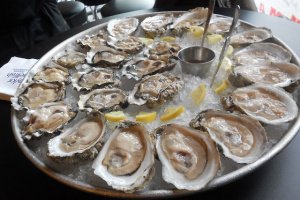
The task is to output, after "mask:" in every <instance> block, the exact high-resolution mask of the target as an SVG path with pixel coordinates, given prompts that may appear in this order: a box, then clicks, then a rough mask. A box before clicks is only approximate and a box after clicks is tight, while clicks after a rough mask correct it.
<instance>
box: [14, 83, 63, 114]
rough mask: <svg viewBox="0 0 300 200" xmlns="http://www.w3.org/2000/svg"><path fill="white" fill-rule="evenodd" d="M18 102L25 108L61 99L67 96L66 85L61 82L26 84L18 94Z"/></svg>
mask: <svg viewBox="0 0 300 200" xmlns="http://www.w3.org/2000/svg"><path fill="white" fill-rule="evenodd" d="M16 96H17V104H19V105H20V106H21V107H23V108H27V109H35V108H37V107H38V106H40V105H42V104H44V103H50V102H56V101H61V100H62V99H63V98H64V96H65V85H64V84H60V83H42V82H32V83H28V84H25V85H24V88H23V89H21V91H20V94H16Z"/></svg>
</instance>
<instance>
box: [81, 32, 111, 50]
mask: <svg viewBox="0 0 300 200" xmlns="http://www.w3.org/2000/svg"><path fill="white" fill-rule="evenodd" d="M76 43H77V44H79V45H80V46H81V48H83V49H87V50H90V49H95V48H98V47H100V46H103V45H106V39H105V36H104V33H102V32H100V33H98V34H96V35H86V36H84V38H81V39H78V40H77V41H76Z"/></svg>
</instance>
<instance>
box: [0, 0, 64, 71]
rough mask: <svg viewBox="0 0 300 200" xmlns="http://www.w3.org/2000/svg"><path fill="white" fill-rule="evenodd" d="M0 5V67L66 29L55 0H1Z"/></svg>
mask: <svg viewBox="0 0 300 200" xmlns="http://www.w3.org/2000/svg"><path fill="white" fill-rule="evenodd" d="M0 5H1V11H0V26H1V28H0V67H1V66H2V65H3V64H5V63H6V62H8V61H9V59H10V58H11V57H12V56H16V55H18V54H20V53H21V52H23V51H26V50H28V49H29V48H31V47H32V46H33V45H36V44H38V43H39V42H41V41H44V40H46V39H48V38H50V37H52V36H54V35H57V34H59V33H61V32H64V31H66V30H68V29H69V26H68V24H67V23H66V21H65V20H64V18H63V16H62V15H61V13H60V11H59V9H58V7H57V2H56V0H3V1H1V4H0Z"/></svg>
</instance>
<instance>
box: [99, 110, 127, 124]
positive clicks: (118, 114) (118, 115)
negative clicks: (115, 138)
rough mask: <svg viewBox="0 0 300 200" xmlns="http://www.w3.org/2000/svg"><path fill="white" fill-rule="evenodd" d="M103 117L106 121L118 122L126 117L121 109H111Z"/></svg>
mask: <svg viewBox="0 0 300 200" xmlns="http://www.w3.org/2000/svg"><path fill="white" fill-rule="evenodd" d="M104 117H105V119H106V120H107V121H110V122H119V121H122V120H124V119H126V115H125V114H124V113H123V111H113V112H110V113H106V114H105V115H104Z"/></svg>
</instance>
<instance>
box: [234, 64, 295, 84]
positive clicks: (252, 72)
mask: <svg viewBox="0 0 300 200" xmlns="http://www.w3.org/2000/svg"><path fill="white" fill-rule="evenodd" d="M228 79H229V81H230V82H231V83H232V84H233V85H234V86H236V87H244V86H247V85H251V84H254V83H262V84H268V85H273V86H278V87H284V88H286V87H288V86H291V87H293V86H294V87H295V86H297V85H298V84H299V83H300V67H299V66H297V65H295V64H292V63H274V62H267V63H262V64H259V65H241V66H238V67H235V68H233V71H232V73H231V74H230V75H229V77H228Z"/></svg>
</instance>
